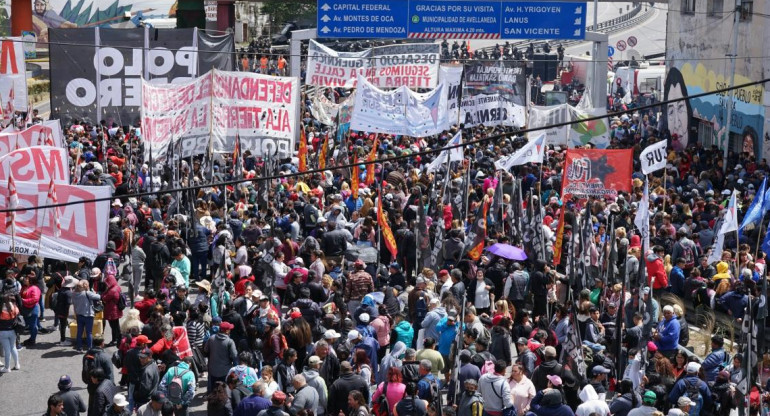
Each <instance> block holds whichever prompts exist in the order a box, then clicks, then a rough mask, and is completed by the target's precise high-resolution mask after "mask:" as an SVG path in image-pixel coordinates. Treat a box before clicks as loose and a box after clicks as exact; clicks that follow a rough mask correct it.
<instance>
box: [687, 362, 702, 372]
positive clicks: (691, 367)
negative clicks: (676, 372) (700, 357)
mask: <svg viewBox="0 0 770 416" xmlns="http://www.w3.org/2000/svg"><path fill="white" fill-rule="evenodd" d="M686 370H687V373H688V374H696V373H697V372H698V371H700V364H698V363H695V362H689V363H687V368H686Z"/></svg>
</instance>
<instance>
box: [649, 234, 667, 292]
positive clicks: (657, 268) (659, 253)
mask: <svg viewBox="0 0 770 416" xmlns="http://www.w3.org/2000/svg"><path fill="white" fill-rule="evenodd" d="M664 255H665V250H664V249H663V247H661V246H655V247H653V248H652V253H650V254H648V255H647V257H646V259H645V261H646V262H647V263H646V265H647V284H648V285H650V286H652V290H653V291H654V294H655V295H657V294H658V293H659V292H660V291H663V290H666V289H667V288H668V276H667V275H666V269H665V268H664V267H663V256H664Z"/></svg>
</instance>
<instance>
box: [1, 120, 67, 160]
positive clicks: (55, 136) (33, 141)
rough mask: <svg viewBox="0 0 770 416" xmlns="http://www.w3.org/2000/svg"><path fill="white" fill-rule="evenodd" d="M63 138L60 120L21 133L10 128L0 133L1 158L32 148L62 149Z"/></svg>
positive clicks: (44, 123)
mask: <svg viewBox="0 0 770 416" xmlns="http://www.w3.org/2000/svg"><path fill="white" fill-rule="evenodd" d="M62 136H63V135H62V131H61V124H59V120H49V121H45V122H43V124H35V125H34V126H31V127H29V128H27V129H24V130H21V131H16V130H15V129H14V128H13V127H8V128H6V129H5V130H3V131H2V132H0V156H3V155H7V154H8V153H10V152H12V151H14V150H16V149H22V148H25V147H30V146H54V147H62V142H63V139H62Z"/></svg>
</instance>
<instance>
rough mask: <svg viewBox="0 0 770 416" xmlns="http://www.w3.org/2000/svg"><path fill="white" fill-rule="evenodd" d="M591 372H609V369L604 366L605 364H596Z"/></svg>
mask: <svg viewBox="0 0 770 416" xmlns="http://www.w3.org/2000/svg"><path fill="white" fill-rule="evenodd" d="M593 373H594V374H609V373H610V369H609V368H607V367H605V366H603V365H597V366H596V367H594V369H593Z"/></svg>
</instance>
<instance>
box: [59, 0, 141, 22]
mask: <svg viewBox="0 0 770 416" xmlns="http://www.w3.org/2000/svg"><path fill="white" fill-rule="evenodd" d="M84 3H85V1H84V0H80V1H79V2H78V3H77V4H75V5H74V6H73V5H72V3H71V1H70V0H67V3H65V4H64V7H62V10H61V13H59V15H60V16H61V17H63V18H64V19H66V20H67V21H70V22H72V23H75V24H76V25H78V26H94V25H100V24H104V23H120V22H122V21H123V13H124V12H130V11H131V5H128V6H118V0H115V1H114V2H112V4H110V5H109V6H108V7H107V8H106V9H104V10H101V9H99V8H97V9H96V12H94V13H93V14H92V13H91V7H92V6H93V4H90V5H88V7H87V8H86V9H85V10H82V9H83V5H84Z"/></svg>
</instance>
